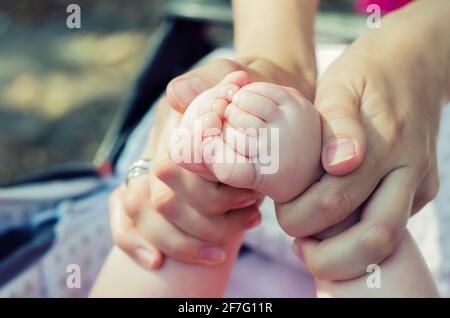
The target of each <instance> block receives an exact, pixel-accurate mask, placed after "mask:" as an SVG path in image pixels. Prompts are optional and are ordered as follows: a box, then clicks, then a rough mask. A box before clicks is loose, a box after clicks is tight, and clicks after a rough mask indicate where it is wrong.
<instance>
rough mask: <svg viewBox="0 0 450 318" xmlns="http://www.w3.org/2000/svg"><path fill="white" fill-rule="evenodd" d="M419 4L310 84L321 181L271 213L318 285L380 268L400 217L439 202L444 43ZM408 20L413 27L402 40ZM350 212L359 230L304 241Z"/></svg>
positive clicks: (445, 71) (445, 65)
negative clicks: (317, 117)
mask: <svg viewBox="0 0 450 318" xmlns="http://www.w3.org/2000/svg"><path fill="white" fill-rule="evenodd" d="M419 3H421V1H419V2H418V3H417V5H411V6H410V7H409V8H406V9H404V11H403V12H402V11H400V12H398V13H394V14H392V15H390V16H388V17H387V18H386V19H384V20H382V29H380V30H374V31H370V32H368V33H367V34H366V35H365V36H363V37H362V38H360V39H359V40H357V41H356V42H355V43H353V44H352V45H351V46H350V47H349V48H348V49H347V50H346V51H345V52H344V53H343V55H342V56H340V57H339V58H338V59H337V60H336V61H335V62H334V63H333V64H332V66H331V67H330V68H329V69H328V70H327V72H326V73H325V75H324V76H323V78H322V79H321V81H320V82H319V84H318V88H317V95H316V100H315V104H316V106H317V107H318V109H319V111H320V113H321V115H322V125H323V127H322V128H323V130H322V131H323V149H324V151H323V155H322V161H323V166H324V168H325V169H326V170H327V172H328V174H326V175H324V176H323V177H322V178H321V180H320V181H318V182H317V183H315V184H314V185H312V186H311V187H310V188H309V189H308V190H307V191H306V192H305V193H304V194H302V195H301V196H300V197H298V198H297V199H295V200H293V201H291V202H289V203H287V204H284V205H281V206H278V207H277V216H278V219H279V222H280V224H281V226H282V227H283V229H284V230H285V231H286V232H287V233H288V234H290V235H292V236H294V237H297V238H298V239H297V240H296V241H295V242H294V250H295V251H296V252H297V254H298V255H299V256H300V257H301V258H302V259H303V260H304V261H305V264H306V266H307V267H308V268H309V269H310V271H311V272H312V273H313V274H314V275H315V276H316V277H317V278H319V279H324V280H339V279H349V278H353V277H356V276H359V275H360V274H362V273H365V271H366V268H367V265H369V264H372V263H379V262H381V261H382V260H383V259H384V258H385V257H386V256H388V255H389V254H390V253H391V252H392V251H393V250H394V249H395V248H396V246H397V243H398V242H399V240H400V238H401V236H402V234H403V232H404V230H405V227H406V223H407V220H408V218H409V216H410V215H412V214H414V213H415V212H417V211H418V210H420V209H421V208H422V207H423V206H424V205H425V204H426V203H427V202H429V201H430V200H431V199H432V198H433V197H434V196H435V195H436V194H437V192H438V185H439V182H438V173H437V165H436V137H437V133H438V126H439V120H440V112H441V105H442V104H443V101H444V98H446V97H445V96H448V95H446V94H447V93H448V88H449V87H450V86H449V84H450V83H449V82H448V74H449V70H448V65H449V61H448V58H449V54H448V53H449V47H450V43H449V41H448V35H447V36H445V34H444V33H445V32H448V31H445V32H444V30H442V29H443V26H445V23H442V24H439V23H436V21H433V20H436V19H437V20H438V21H437V22H439V19H442V21H440V22H444V19H443V17H442V16H441V15H430V12H431V11H432V10H430V8H429V7H427V6H431V7H432V4H433V3H428V2H425V3H424V4H419ZM444 3H445V2H444V1H441V4H442V5H444ZM435 4H436V3H435ZM420 6H421V7H420ZM447 9H448V6H447ZM425 13H427V14H429V15H430V16H427V15H425ZM414 15H415V16H418V15H419V16H420V17H421V18H420V17H419V18H418V19H416V20H414V22H415V25H414V30H415V31H414V32H415V34H414V36H411V34H410V33H409V32H410V23H409V19H410V17H411V16H414ZM437 25H440V26H437ZM366 143H367V147H366ZM366 148H367V151H365V149H366ZM361 161H362V163H361ZM360 163H361V164H360ZM355 168H357V169H355ZM353 169H355V170H354V171H353V172H352V173H351V174H348V175H345V176H339V177H337V176H333V175H343V174H345V173H347V172H348V171H351V170H353ZM359 207H362V210H361V211H362V215H361V220H360V221H359V222H358V223H357V224H355V225H353V226H352V227H350V228H349V229H347V230H346V231H344V232H342V233H340V234H338V235H336V236H334V237H332V238H329V239H325V240H323V241H318V240H315V239H312V238H309V237H310V236H313V235H314V234H317V233H320V232H321V231H323V230H325V229H327V228H329V227H331V226H333V225H335V224H338V223H340V222H342V221H343V220H345V219H346V218H347V217H349V216H350V214H352V213H353V212H354V211H355V210H357V209H358V208H359Z"/></svg>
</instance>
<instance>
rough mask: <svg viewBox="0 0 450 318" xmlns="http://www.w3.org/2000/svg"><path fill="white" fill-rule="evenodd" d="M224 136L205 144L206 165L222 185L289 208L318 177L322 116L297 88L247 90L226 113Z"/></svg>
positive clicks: (248, 87)
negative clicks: (255, 193)
mask: <svg viewBox="0 0 450 318" xmlns="http://www.w3.org/2000/svg"><path fill="white" fill-rule="evenodd" d="M222 132H223V133H222V135H212V136H209V137H208V138H206V139H205V140H204V141H203V159H204V162H205V164H206V166H207V167H208V168H209V169H210V170H211V172H212V173H213V174H214V175H215V177H216V178H217V179H218V180H219V181H221V182H223V183H226V184H228V185H231V186H234V187H242V188H251V189H254V190H257V191H259V192H262V193H264V194H266V195H268V196H270V197H271V198H272V199H274V200H275V201H277V202H287V201H290V200H291V199H293V198H294V197H296V196H297V195H299V194H300V193H301V192H303V191H304V190H306V188H307V187H308V186H309V185H310V184H311V183H313V181H315V180H316V179H317V177H318V176H319V175H320V171H321V169H320V150H321V133H320V119H319V115H318V112H317V111H316V109H315V108H314V107H313V105H312V104H311V103H310V102H309V101H308V100H307V99H306V98H304V97H303V96H302V95H301V94H300V93H299V92H298V91H297V90H295V89H293V88H287V87H282V86H279V85H276V84H270V83H252V84H249V85H245V86H244V87H242V88H241V89H240V90H239V91H238V92H237V93H235V94H234V95H233V97H232V98H231V103H229V104H228V105H227V106H226V108H225V111H224V121H223V124H222Z"/></svg>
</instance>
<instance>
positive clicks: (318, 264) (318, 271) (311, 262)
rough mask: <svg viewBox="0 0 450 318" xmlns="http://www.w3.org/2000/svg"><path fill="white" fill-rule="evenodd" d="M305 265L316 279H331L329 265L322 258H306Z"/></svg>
mask: <svg viewBox="0 0 450 318" xmlns="http://www.w3.org/2000/svg"><path fill="white" fill-rule="evenodd" d="M305 265H306V267H307V268H308V270H309V271H310V272H311V274H313V276H314V277H315V278H316V279H319V280H328V279H329V278H330V273H329V270H328V265H327V263H326V262H325V261H323V260H321V259H320V258H317V257H316V258H310V259H307V258H305Z"/></svg>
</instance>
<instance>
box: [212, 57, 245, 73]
mask: <svg viewBox="0 0 450 318" xmlns="http://www.w3.org/2000/svg"><path fill="white" fill-rule="evenodd" d="M212 63H215V65H216V66H217V67H218V68H219V70H220V71H222V72H224V73H231V72H234V71H240V70H242V66H241V65H240V64H239V63H237V62H235V61H232V60H229V59H226V58H219V59H217V60H216V61H214V62H212Z"/></svg>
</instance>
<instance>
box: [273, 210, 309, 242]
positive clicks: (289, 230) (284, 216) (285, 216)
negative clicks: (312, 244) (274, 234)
mask: <svg viewBox="0 0 450 318" xmlns="http://www.w3.org/2000/svg"><path fill="white" fill-rule="evenodd" d="M287 209H288V208H287V207H286V204H276V206H275V214H276V217H277V221H278V224H279V225H280V227H281V228H282V229H283V231H284V232H285V233H286V234H288V235H289V236H291V237H302V236H303V235H302V233H301V230H300V229H299V228H298V227H296V226H294V224H296V223H295V222H292V220H291V218H290V217H289V213H288V211H287Z"/></svg>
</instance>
